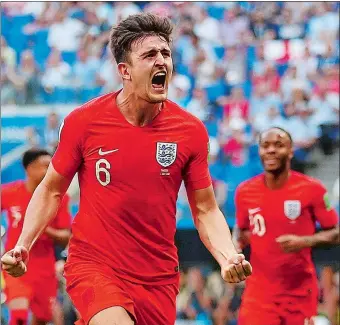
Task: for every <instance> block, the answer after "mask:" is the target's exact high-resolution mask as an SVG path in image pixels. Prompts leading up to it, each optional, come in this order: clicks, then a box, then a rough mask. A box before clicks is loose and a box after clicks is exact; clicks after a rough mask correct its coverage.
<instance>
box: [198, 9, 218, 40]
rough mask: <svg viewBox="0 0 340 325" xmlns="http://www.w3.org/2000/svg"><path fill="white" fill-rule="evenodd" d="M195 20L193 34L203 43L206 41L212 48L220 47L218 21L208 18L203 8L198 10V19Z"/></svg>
mask: <svg viewBox="0 0 340 325" xmlns="http://www.w3.org/2000/svg"><path fill="white" fill-rule="evenodd" d="M196 18H197V21H196V24H195V27H194V32H195V34H196V35H197V36H198V37H199V38H201V39H202V40H203V41H207V42H209V43H210V44H212V45H213V46H215V45H220V44H221V40H220V37H219V35H220V33H219V28H220V27H219V22H218V20H217V19H215V18H213V17H210V16H209V15H208V13H207V11H206V10H205V8H203V7H201V8H200V10H199V14H198V17H196Z"/></svg>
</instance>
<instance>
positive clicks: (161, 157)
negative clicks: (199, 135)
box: [156, 142, 177, 167]
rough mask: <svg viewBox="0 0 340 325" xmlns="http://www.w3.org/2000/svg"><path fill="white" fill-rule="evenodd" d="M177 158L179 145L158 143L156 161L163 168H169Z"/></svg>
mask: <svg viewBox="0 0 340 325" xmlns="http://www.w3.org/2000/svg"><path fill="white" fill-rule="evenodd" d="M176 156H177V143H172V142H157V151H156V160H157V162H158V163H159V164H160V165H161V166H162V167H169V166H170V165H172V164H173V163H174V161H175V160H176Z"/></svg>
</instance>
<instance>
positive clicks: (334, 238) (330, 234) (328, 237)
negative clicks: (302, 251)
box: [304, 226, 340, 247]
mask: <svg viewBox="0 0 340 325" xmlns="http://www.w3.org/2000/svg"><path fill="white" fill-rule="evenodd" d="M304 239H305V241H306V243H307V245H308V247H318V246H323V245H339V244H340V234H339V226H337V227H335V228H334V229H330V230H322V231H320V232H317V233H315V234H314V235H312V236H305V237H304Z"/></svg>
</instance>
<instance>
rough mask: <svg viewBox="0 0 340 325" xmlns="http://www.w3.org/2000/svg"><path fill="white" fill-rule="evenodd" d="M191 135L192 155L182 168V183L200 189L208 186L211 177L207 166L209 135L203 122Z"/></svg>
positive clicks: (193, 188) (187, 186)
mask: <svg viewBox="0 0 340 325" xmlns="http://www.w3.org/2000/svg"><path fill="white" fill-rule="evenodd" d="M195 131H196V132H197V133H195V134H194V135H193V136H192V139H191V141H192V144H191V147H192V155H191V157H190V158H189V162H188V163H187V166H186V167H185V170H184V175H183V179H184V183H185V186H186V188H189V189H191V190H200V189H203V188H207V187H208V186H210V185H211V184H212V183H211V178H210V174H209V167H208V154H209V137H208V133H207V130H206V129H205V126H204V125H203V123H200V124H199V127H198V128H197V129H196V130H195Z"/></svg>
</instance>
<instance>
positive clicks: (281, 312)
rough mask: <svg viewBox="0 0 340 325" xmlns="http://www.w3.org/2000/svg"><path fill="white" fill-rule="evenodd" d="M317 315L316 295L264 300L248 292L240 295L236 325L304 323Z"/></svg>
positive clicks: (300, 324) (301, 324)
mask: <svg viewBox="0 0 340 325" xmlns="http://www.w3.org/2000/svg"><path fill="white" fill-rule="evenodd" d="M316 315H317V295H316V294H314V293H313V294H312V293H311V294H310V295H309V296H305V297H288V296H287V297H285V298H284V299H283V298H280V299H276V300H275V299H273V300H272V301H270V302H269V301H268V300H266V301H264V299H259V297H258V296H257V295H256V294H254V293H252V294H250V292H248V293H245V294H244V295H243V297H242V304H241V307H240V312H239V318H238V322H237V324H238V325H304V324H305V321H306V319H308V320H309V319H310V318H311V317H313V316H316Z"/></svg>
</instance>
